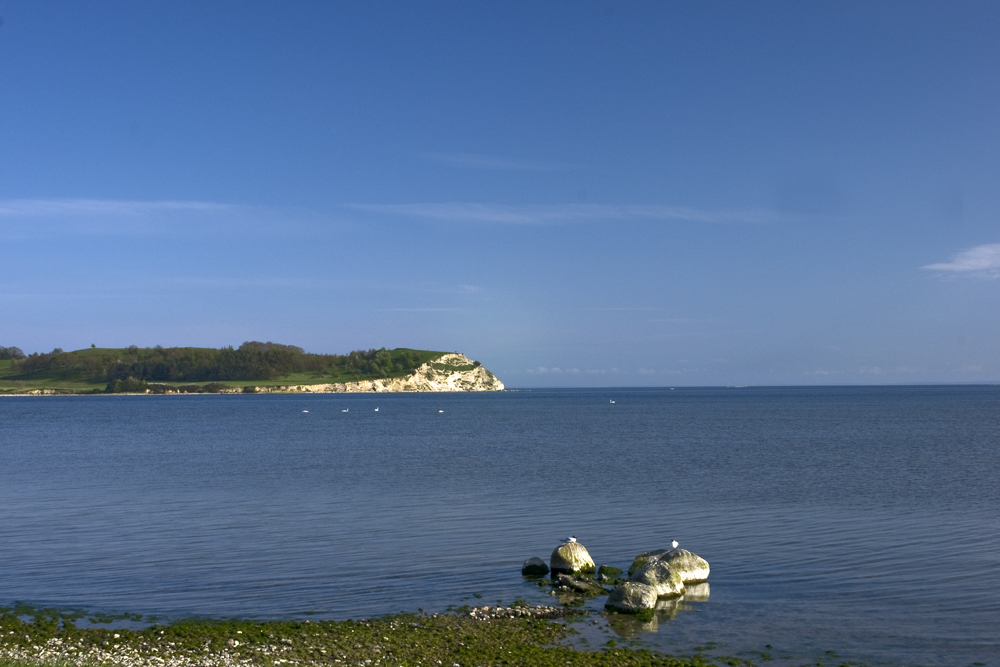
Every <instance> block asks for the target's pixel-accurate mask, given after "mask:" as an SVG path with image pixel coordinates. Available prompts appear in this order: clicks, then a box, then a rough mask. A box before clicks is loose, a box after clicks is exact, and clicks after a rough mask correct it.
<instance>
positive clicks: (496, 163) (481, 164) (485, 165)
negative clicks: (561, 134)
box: [422, 153, 579, 171]
mask: <svg viewBox="0 0 1000 667" xmlns="http://www.w3.org/2000/svg"><path fill="white" fill-rule="evenodd" d="M422 157H424V158H425V159H428V160H433V161H434V162H441V163H444V164H447V165H449V166H452V167H462V168H466V169H492V170H495V171H569V170H572V169H579V167H578V166H576V165H572V164H563V163H559V162H531V161H527V160H510V159H507V158H502V157H496V156H492V155H473V154H470V153H424V154H423V155H422Z"/></svg>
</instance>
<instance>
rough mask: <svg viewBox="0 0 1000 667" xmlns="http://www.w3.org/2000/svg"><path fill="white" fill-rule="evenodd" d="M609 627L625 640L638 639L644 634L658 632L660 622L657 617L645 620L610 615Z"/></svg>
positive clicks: (624, 615) (630, 616)
mask: <svg viewBox="0 0 1000 667" xmlns="http://www.w3.org/2000/svg"><path fill="white" fill-rule="evenodd" d="M608 625H609V626H611V629H612V630H614V632H615V634H616V635H618V636H619V637H621V638H623V639H637V638H638V637H639V636H640V635H642V633H644V632H656V631H657V629H659V627H660V621H659V619H657V618H656V616H655V615H654V616H653V617H652V618H649V619H645V618H641V617H639V616H632V615H631V614H608Z"/></svg>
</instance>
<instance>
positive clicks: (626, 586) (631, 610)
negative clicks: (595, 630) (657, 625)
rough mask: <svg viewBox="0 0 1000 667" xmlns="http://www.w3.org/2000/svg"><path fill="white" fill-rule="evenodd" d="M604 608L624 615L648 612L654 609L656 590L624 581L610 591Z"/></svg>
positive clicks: (634, 582) (635, 582) (637, 583)
mask: <svg viewBox="0 0 1000 667" xmlns="http://www.w3.org/2000/svg"><path fill="white" fill-rule="evenodd" d="M604 608H605V609H607V610H608V611H617V612H621V613H625V614H636V613H640V612H649V611H651V610H653V609H654V608H656V589H655V588H653V587H652V586H647V585H646V584H641V583H639V582H637V581H626V582H625V583H623V584H621V585H619V586H616V587H615V590H613V591H611V595H609V596H608V601H607V602H605V603H604Z"/></svg>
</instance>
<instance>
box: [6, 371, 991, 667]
mask: <svg viewBox="0 0 1000 667" xmlns="http://www.w3.org/2000/svg"><path fill="white" fill-rule="evenodd" d="M612 399H613V400H614V401H615V403H613V404H612V403H611V400H612ZM376 407H377V408H378V411H377V412H376V411H375V408H376ZM441 410H443V412H441ZM304 411H308V412H304ZM998 444H1000V388H997V387H893V388H886V387H881V388H857V387H855V388H809V389H803V388H785V389H755V388H748V389H677V390H674V391H671V390H669V389H636V390H621V389H615V390H545V391H540V390H536V391H523V392H505V393H503V394H472V395H427V394H423V395H381V396H376V395H314V396H310V395H285V396H150V397H145V396H124V397H123V396H119V397H112V396H96V397H43V398H21V397H19V398H2V399H0V604H9V603H11V602H14V601H27V602H30V603H32V604H35V605H51V606H56V607H61V608H83V609H87V610H92V611H100V612H122V611H125V612H134V613H142V614H160V615H164V616H167V617H182V616H189V615H198V616H212V617H221V616H244V617H254V618H289V617H301V616H302V615H304V614H307V613H308V614H313V616H311V617H312V618H338V619H340V618H358V617H364V616H375V615H379V614H384V613H390V612H396V611H416V610H417V609H421V608H422V609H424V610H426V611H441V610H444V609H445V608H447V607H448V606H449V605H460V604H482V603H484V602H487V603H490V604H496V602H497V601H498V600H503V601H504V602H505V603H510V602H512V601H513V600H514V599H516V598H524V599H527V600H528V601H530V602H532V603H550V602H551V601H552V598H551V597H549V596H548V594H547V592H546V591H545V590H543V589H540V588H539V587H537V586H535V585H534V584H533V583H532V582H530V581H526V580H524V579H522V577H521V576H520V565H521V562H522V561H523V560H524V559H525V558H527V557H529V556H536V555H537V556H541V557H543V558H546V559H547V558H548V555H549V553H550V552H551V550H552V549H553V548H554V547H555V546H556V545H557V544H558V542H559V541H560V540H561V538H563V537H565V536H566V535H569V534H574V535H576V536H577V537H578V538H579V539H580V541H581V542H583V543H584V544H585V545H586V546H587V548H588V549H589V550H590V552H591V554H592V555H593V556H594V558H595V560H596V561H597V562H598V563H607V564H610V565H615V566H618V567H622V568H627V567H628V565H629V563H630V562H631V561H632V558H633V556H634V555H635V554H636V553H638V552H640V551H643V550H646V549H650V548H660V547H663V546H664V545H665V544H667V543H668V541H669V540H670V539H671V538H676V539H678V540H679V541H680V542H681V545H682V546H683V547H685V548H687V549H690V550H691V551H694V552H696V553H698V554H699V555H701V556H703V557H704V558H706V559H707V560H708V561H709V562H710V563H711V566H712V575H711V578H710V585H711V593H710V596H709V598H708V599H707V600H704V601H700V602H692V601H687V602H685V603H683V604H682V605H681V607H680V608H679V609H675V610H674V612H675V614H674V613H668V612H663V613H661V614H660V618H659V619H658V621H656V622H654V623H652V624H647V625H645V626H642V627H638V626H636V627H624V626H619V627H617V628H612V629H609V628H607V626H606V624H605V623H604V622H603V621H602V623H601V625H600V626H599V627H597V628H594V629H592V630H590V631H589V632H585V633H584V637H586V638H587V640H588V641H590V642H591V644H590V645H591V646H594V645H596V643H597V642H598V641H605V640H607V638H608V637H615V638H616V639H617V640H618V641H623V640H622V638H621V637H618V636H616V635H615V634H612V632H611V630H616V631H617V632H618V633H621V634H623V635H626V636H628V637H632V638H634V639H633V641H634V643H638V644H640V645H649V646H654V647H657V648H660V649H661V650H665V651H669V652H673V653H685V652H691V651H692V650H693V648H694V647H695V646H698V645H705V644H706V643H708V642H714V643H715V645H716V646H717V647H718V649H717V650H718V651H720V652H725V653H728V654H741V655H743V656H749V657H752V656H753V655H754V654H753V652H754V651H757V652H766V653H770V654H771V655H772V656H773V657H774V658H776V659H779V660H780V659H783V658H787V657H791V658H792V659H793V660H801V659H803V658H809V659H813V658H815V657H816V656H827V657H829V656H828V654H826V653H825V651H828V650H832V651H836V655H837V656H839V658H838V659H844V660H847V659H850V660H864V661H868V662H873V663H877V662H885V663H888V664H919V665H941V666H944V665H949V666H950V665H967V664H972V663H975V662H981V663H984V664H1000V642H998V637H1000V632H998V628H1000V474H998V473H1000V450H998ZM474 595H481V596H482V598H477V597H473V596H474ZM600 605H601V602H600V601H597V602H594V603H591V604H590V607H592V608H594V609H599V608H600ZM671 616H673V617H672V618H671ZM602 633H603V634H602ZM767 644H770V645H771V646H772V647H773V648H767V647H766V645H767ZM758 656H759V653H758Z"/></svg>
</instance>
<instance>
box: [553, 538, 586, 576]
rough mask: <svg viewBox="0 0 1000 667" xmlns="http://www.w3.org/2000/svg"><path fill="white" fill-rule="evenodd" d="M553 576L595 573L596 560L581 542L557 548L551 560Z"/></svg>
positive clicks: (567, 543)
mask: <svg viewBox="0 0 1000 667" xmlns="http://www.w3.org/2000/svg"><path fill="white" fill-rule="evenodd" d="M549 567H551V568H552V573H553V574H560V573H562V574H578V573H581V572H593V571H594V559H593V558H591V557H590V554H589V553H587V549H586V547H584V546H583V545H582V544H580V543H579V542H566V543H564V544H560V545H559V546H558V547H556V550H555V551H553V552H552V557H551V558H549Z"/></svg>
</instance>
